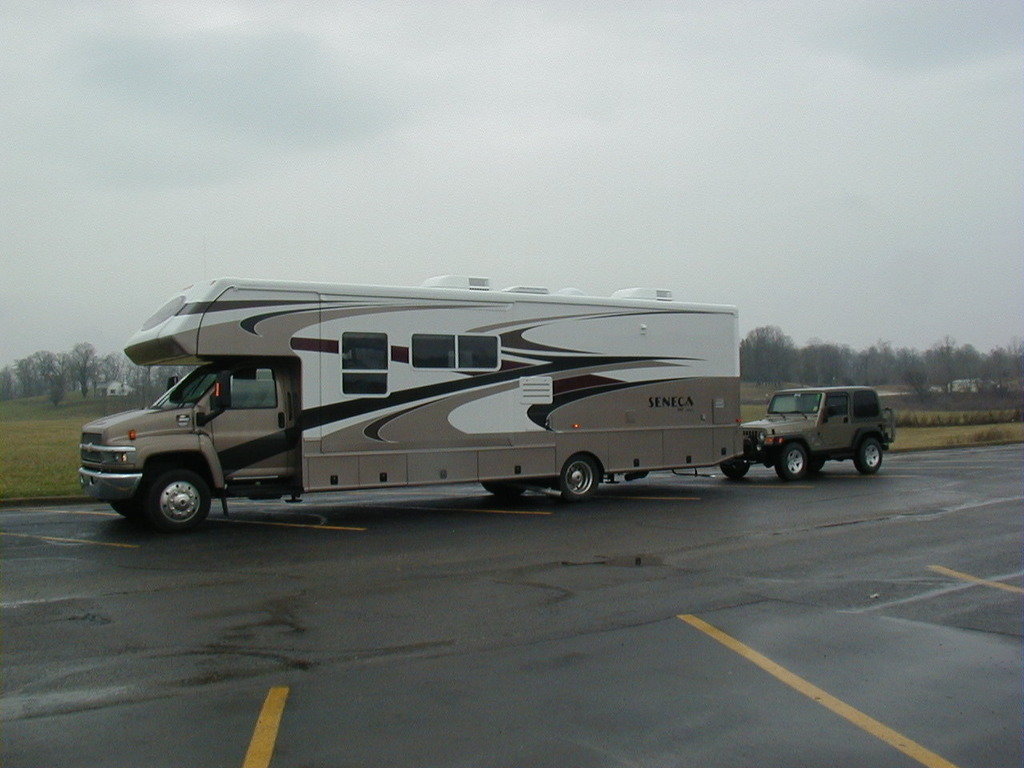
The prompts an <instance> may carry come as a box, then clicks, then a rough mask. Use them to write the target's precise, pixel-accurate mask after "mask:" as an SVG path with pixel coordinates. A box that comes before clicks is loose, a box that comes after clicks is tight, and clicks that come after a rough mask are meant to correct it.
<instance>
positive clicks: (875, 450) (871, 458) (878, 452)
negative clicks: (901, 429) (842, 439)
mask: <svg viewBox="0 0 1024 768" xmlns="http://www.w3.org/2000/svg"><path fill="white" fill-rule="evenodd" d="M853 464H854V466H855V467H857V471H858V472H860V473H861V474H862V475H873V474H875V472H877V471H878V468H879V467H881V466H882V444H881V443H879V442H878V440H877V439H876V438H874V437H865V438H864V439H863V440H861V441H860V445H858V446H857V453H856V454H855V455H854V457H853Z"/></svg>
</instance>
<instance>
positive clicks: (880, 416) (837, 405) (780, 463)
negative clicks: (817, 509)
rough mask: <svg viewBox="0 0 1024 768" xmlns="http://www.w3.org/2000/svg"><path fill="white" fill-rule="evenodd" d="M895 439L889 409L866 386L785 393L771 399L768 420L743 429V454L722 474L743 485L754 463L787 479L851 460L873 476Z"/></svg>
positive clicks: (789, 391) (726, 467)
mask: <svg viewBox="0 0 1024 768" xmlns="http://www.w3.org/2000/svg"><path fill="white" fill-rule="evenodd" d="M895 437H896V421H895V419H894V418H893V413H892V409H891V408H882V407H881V405H880V404H879V402H878V393H877V392H875V390H873V389H869V388H868V387H816V388H810V389H784V390H780V391H779V392H776V393H775V394H774V395H772V399H771V402H770V403H769V404H768V415H767V416H766V417H765V418H763V419H761V420H759V421H748V422H746V423H745V424H744V425H743V454H742V455H741V456H738V457H737V458H735V459H733V460H731V461H727V462H724V463H723V464H722V465H721V467H722V472H723V474H725V476H726V477H728V478H730V479H731V480H739V479H740V478H741V477H743V476H744V475H745V474H747V470H748V469H750V465H751V464H755V463H756V464H764V465H765V466H766V467H772V466H774V467H775V472H776V474H777V475H778V476H779V477H780V478H782V479H783V480H799V479H801V478H803V477H805V476H806V475H807V474H808V473H817V472H820V471H821V468H822V467H823V466H824V465H825V462H826V461H828V460H829V459H834V460H837V461H843V460H844V459H853V463H854V465H856V467H857V471H859V472H861V473H862V474H865V475H870V474H873V473H875V472H877V471H878V468H879V467H881V466H882V452H883V451H884V450H887V449H888V448H889V446H890V444H891V443H892V441H893V439H894V438H895Z"/></svg>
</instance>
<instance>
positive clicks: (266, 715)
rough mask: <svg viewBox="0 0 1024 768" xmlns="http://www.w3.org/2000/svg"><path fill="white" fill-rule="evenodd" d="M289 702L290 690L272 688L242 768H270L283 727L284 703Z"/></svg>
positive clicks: (264, 703)
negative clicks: (278, 734)
mask: <svg viewBox="0 0 1024 768" xmlns="http://www.w3.org/2000/svg"><path fill="white" fill-rule="evenodd" d="M287 700H288V688H285V687H279V688H271V689H270V692H269V693H268V694H267V698H266V700H265V701H264V702H263V709H261V710H260V716H259V719H258V720H257V721H256V729H255V731H253V734H252V741H250V742H249V749H248V751H246V753H245V762H243V763H242V768H268V767H269V766H270V758H271V757H273V756H274V745H275V744H276V743H277V731H278V729H279V728H280V727H281V716H282V715H283V714H284V703H285V702H286V701H287Z"/></svg>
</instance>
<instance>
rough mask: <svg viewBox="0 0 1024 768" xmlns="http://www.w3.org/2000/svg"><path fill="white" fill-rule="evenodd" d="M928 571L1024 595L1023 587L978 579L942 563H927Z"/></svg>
mask: <svg viewBox="0 0 1024 768" xmlns="http://www.w3.org/2000/svg"><path fill="white" fill-rule="evenodd" d="M928 570H929V571H935V572H936V573H941V574H943V575H944V576H952V577H953V578H954V579H960V580H962V581H969V582H971V583H972V584H980V585H982V586H984V587H992V588H994V589H1003V590H1006V591H1007V592H1013V593H1014V594H1017V595H1024V589H1021V588H1020V587H1015V586H1014V585H1013V584H1003V583H1002V582H999V581H989V580H988V579H979V578H978V577H977V576H971V574H969V573H961V572H960V571H954V570H953V569H952V568H946V567H945V566H942V565H929V566H928Z"/></svg>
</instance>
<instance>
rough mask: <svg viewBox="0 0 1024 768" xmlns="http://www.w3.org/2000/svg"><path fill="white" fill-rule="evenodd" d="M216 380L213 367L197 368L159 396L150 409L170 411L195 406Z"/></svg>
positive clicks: (215, 372) (215, 371) (215, 370)
mask: <svg viewBox="0 0 1024 768" xmlns="http://www.w3.org/2000/svg"><path fill="white" fill-rule="evenodd" d="M216 380H217V369H216V368H214V367H213V366H209V365H207V366H203V367H202V368H197V369H196V370H194V371H192V373H190V374H189V375H188V376H186V377H185V378H184V379H182V380H181V381H179V382H178V383H177V384H176V385H174V386H173V387H171V388H170V389H169V390H167V391H166V392H164V393H163V394H162V395H160V398H159V399H158V400H157V401H156V402H155V403H153V406H152V407H153V408H155V409H157V410H171V409H172V408H182V407H184V406H187V405H195V404H196V403H197V402H199V398H201V397H202V396H203V395H204V394H206V391H207V390H208V389H209V388H210V387H212V386H213V382H214V381H216Z"/></svg>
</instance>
